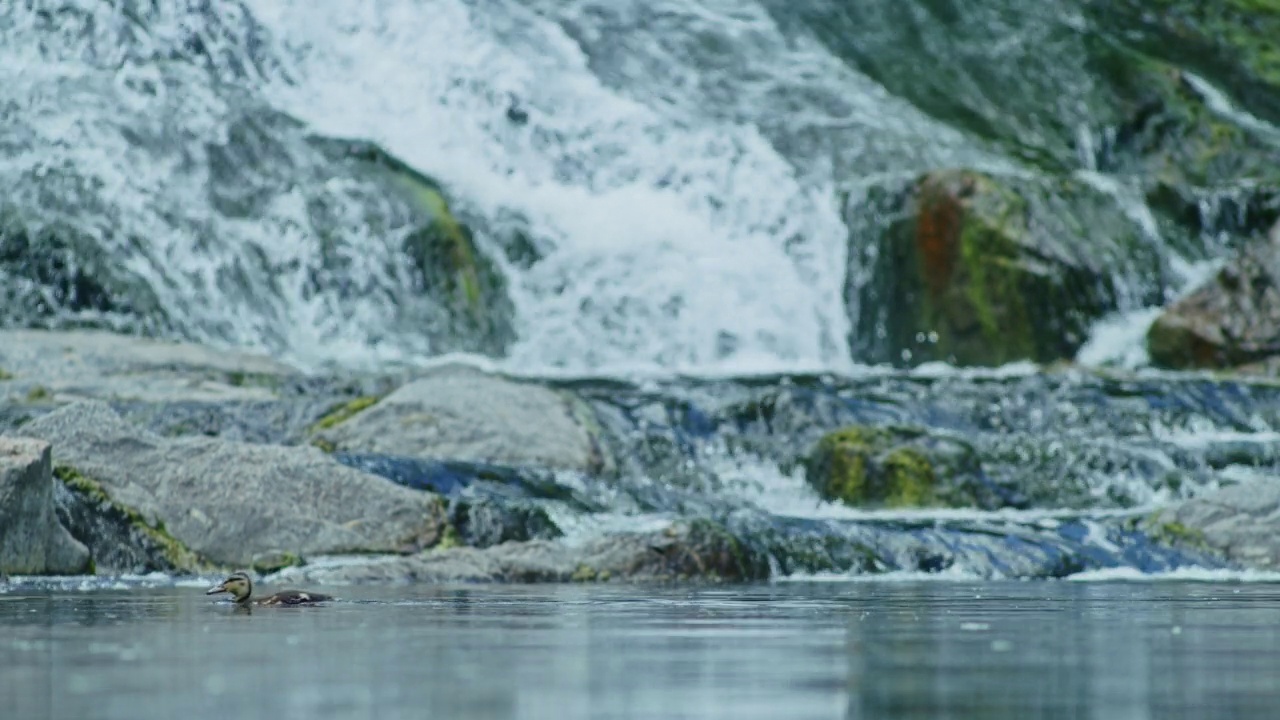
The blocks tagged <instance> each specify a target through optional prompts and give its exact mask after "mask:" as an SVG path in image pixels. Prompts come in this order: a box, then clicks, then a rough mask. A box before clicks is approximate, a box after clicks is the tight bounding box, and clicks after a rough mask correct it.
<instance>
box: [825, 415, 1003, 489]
mask: <svg viewBox="0 0 1280 720" xmlns="http://www.w3.org/2000/svg"><path fill="white" fill-rule="evenodd" d="M805 475H806V479H807V480H808V482H809V484H810V485H812V486H813V487H814V489H816V490H817V491H818V494H819V495H820V496H822V497H823V498H824V499H826V500H838V501H840V502H843V503H845V504H846V505H850V506H853V507H890V508H905V507H936V506H943V507H972V506H978V507H992V506H995V505H997V504H998V502H999V501H998V500H997V499H995V498H993V497H992V496H991V494H990V493H989V492H988V491H987V489H986V488H984V487H983V485H982V484H981V482H979V478H978V476H979V475H980V466H979V463H978V460H977V456H976V454H975V453H974V451H973V449H972V448H970V447H969V446H967V445H965V444H964V443H961V442H959V441H957V440H953V439H950V438H943V437H933V436H930V435H929V434H928V433H926V432H925V431H924V430H921V429H917V428H908V427H896V426H886V427H875V426H861V425H855V426H850V427H846V428H842V429H840V430H836V431H834V432H831V433H828V434H827V435H825V436H824V437H823V438H822V439H821V440H819V441H818V442H817V444H816V445H815V446H814V448H813V450H812V451H811V452H810V453H809V456H808V458H807V459H806V462H805Z"/></svg>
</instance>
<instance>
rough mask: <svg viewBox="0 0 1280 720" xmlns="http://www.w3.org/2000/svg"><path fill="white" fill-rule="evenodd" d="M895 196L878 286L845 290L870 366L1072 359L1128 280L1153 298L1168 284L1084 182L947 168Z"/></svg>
mask: <svg viewBox="0 0 1280 720" xmlns="http://www.w3.org/2000/svg"><path fill="white" fill-rule="evenodd" d="M891 195H893V196H892V197H890V198H886V199H884V202H887V203H888V204H889V205H890V206H894V205H898V206H899V207H898V208H897V209H896V211H892V212H891V214H892V215H893V217H895V218H897V219H895V220H893V221H892V222H891V223H890V224H889V225H888V227H887V228H886V229H885V230H884V232H883V236H882V237H881V238H880V239H879V242H878V243H877V244H876V245H875V247H874V252H873V253H872V257H871V258H870V259H869V260H868V261H867V262H869V263H870V265H871V272H870V274H871V278H872V279H871V281H869V282H866V283H865V284H861V285H854V284H850V285H849V287H848V288H847V290H846V292H847V294H848V295H849V299H850V307H851V308H853V309H854V310H855V312H856V316H857V317H856V320H857V322H856V331H855V332H854V334H853V335H852V336H851V337H850V343H851V345H852V347H853V349H854V352H855V355H856V356H858V357H860V358H863V359H866V360H868V361H872V362H891V363H894V364H905V365H916V364H919V363H922V362H926V361H930V360H941V361H946V362H951V363H955V364H959V365H987V366H992V365H1000V364H1004V363H1008V362H1011V361H1015V360H1033V361H1038V362H1047V361H1052V360H1058V359H1063V358H1069V357H1072V356H1073V355H1074V354H1075V352H1076V350H1078V349H1079V348H1080V346H1081V345H1082V344H1083V343H1084V340H1085V338H1086V336H1087V331H1088V327H1089V324H1090V322H1092V321H1093V320H1095V319H1097V318H1098V317H1100V316H1101V315H1103V314H1104V313H1106V312H1108V311H1110V310H1113V309H1115V308H1116V307H1117V303H1118V295H1119V292H1120V291H1119V285H1120V284H1122V283H1123V284H1126V285H1128V286H1130V287H1131V288H1143V290H1142V292H1143V293H1145V294H1148V295H1150V296H1151V297H1152V298H1155V297H1159V295H1160V291H1161V289H1162V287H1163V284H1162V277H1163V270H1162V266H1161V261H1160V259H1159V257H1158V256H1157V254H1156V253H1155V251H1154V248H1151V247H1147V246H1146V245H1145V244H1144V241H1143V239H1142V238H1141V236H1140V235H1139V233H1138V230H1137V227H1136V226H1135V225H1134V224H1133V223H1132V222H1131V221H1130V220H1129V219H1128V218H1127V217H1126V216H1125V215H1124V213H1123V212H1121V210H1120V209H1119V208H1118V207H1117V206H1116V204H1115V201H1114V199H1112V198H1110V197H1108V196H1106V195H1105V194H1103V193H1101V192H1100V191H1098V190H1096V189H1094V188H1092V187H1090V186H1088V185H1085V184H1083V183H1080V182H1079V181H1076V180H1067V179H1049V178H1046V179H1040V180H1022V179H1015V178H999V177H995V176H992V175H987V174H983V173H979V172H975V171H971V170H940V171H935V172H931V173H928V174H926V175H924V176H922V177H920V178H919V179H918V180H917V181H916V182H915V183H914V184H913V185H912V186H911V187H910V188H908V189H907V190H906V191H905V192H904V193H902V194H893V193H891ZM858 212H862V210H858ZM855 257H856V256H855ZM856 262H863V261H862V260H856ZM1125 276H1129V277H1128V278H1126V277H1125ZM850 277H851V280H850V283H853V279H852V278H853V277H854V275H853V274H851V276H850Z"/></svg>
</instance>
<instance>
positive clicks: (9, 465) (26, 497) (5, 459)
mask: <svg viewBox="0 0 1280 720" xmlns="http://www.w3.org/2000/svg"><path fill="white" fill-rule="evenodd" d="M51 457H52V456H51V453H50V446H49V443H47V442H44V441H42V440H36V439H29V438H8V437H0V574H3V573H13V574H21V575H74V574H78V573H83V572H86V571H90V569H91V566H90V562H89V550H88V548H86V547H85V546H84V545H82V544H80V543H79V542H77V541H76V540H75V538H73V537H72V536H71V534H70V533H69V532H67V529H66V528H64V527H63V526H62V525H61V524H59V523H58V518H57V515H56V514H55V510H54V499H53V495H54V494H53V490H54V485H53V478H52V476H51V472H52V467H53V465H52V460H51Z"/></svg>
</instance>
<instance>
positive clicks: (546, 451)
mask: <svg viewBox="0 0 1280 720" xmlns="http://www.w3.org/2000/svg"><path fill="white" fill-rule="evenodd" d="M591 425H593V421H592V419H591V417H590V409H589V408H588V407H587V406H586V404H585V403H583V402H582V401H581V400H579V399H578V398H576V397H574V396H572V395H571V394H569V393H564V392H559V391H557V390H554V389H551V388H548V387H546V386H544V385H539V384H536V383H533V382H522V381H518V380H512V379H508V378H505V377H501V376H498V375H493V374H489V373H486V372H483V371H481V370H478V369H475V368H472V367H467V366H462V365H449V366H444V367H441V368H439V369H436V370H434V371H432V372H431V373H430V374H429V375H427V376H426V377H423V378H421V379H418V380H415V381H413V382H411V383H409V384H407V385H404V386H402V387H400V388H399V389H397V390H396V391H395V392H393V393H391V394H390V395H388V396H386V397H385V398H383V399H382V400H381V401H379V402H378V403H377V404H375V405H373V406H372V407H370V408H369V409H367V410H364V411H362V412H360V413H358V414H356V415H354V416H352V417H351V418H350V419H348V420H345V421H343V422H341V423H339V424H337V425H335V426H334V427H332V428H328V429H326V430H323V431H321V432H319V433H318V436H319V437H320V438H321V439H323V440H324V441H326V442H328V443H330V444H332V446H333V447H334V449H336V450H343V451H350V452H359V453H368V454H378V455H402V456H410V457H425V458H441V459H450V460H467V461H473V462H487V463H496V464H500V465H514V466H535V467H545V468H555V469H565V470H577V471H581V472H599V471H601V470H603V469H605V467H606V466H607V465H608V462H607V459H606V458H605V455H604V450H603V449H602V448H603V444H602V443H598V442H597V441H596V437H595V435H594V434H593V431H592V429H591V427H590V426H591Z"/></svg>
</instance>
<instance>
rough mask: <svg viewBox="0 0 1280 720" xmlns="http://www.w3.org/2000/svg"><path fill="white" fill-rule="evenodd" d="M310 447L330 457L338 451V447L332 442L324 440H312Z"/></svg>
mask: <svg viewBox="0 0 1280 720" xmlns="http://www.w3.org/2000/svg"><path fill="white" fill-rule="evenodd" d="M311 445H312V447H317V448H320V450H321V451H323V452H325V453H328V454H330V455H332V454H333V453H335V452H337V450H338V446H337V445H336V444H334V443H333V442H332V441H329V440H325V439H324V438H312V440H311Z"/></svg>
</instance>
